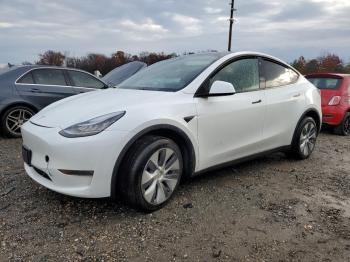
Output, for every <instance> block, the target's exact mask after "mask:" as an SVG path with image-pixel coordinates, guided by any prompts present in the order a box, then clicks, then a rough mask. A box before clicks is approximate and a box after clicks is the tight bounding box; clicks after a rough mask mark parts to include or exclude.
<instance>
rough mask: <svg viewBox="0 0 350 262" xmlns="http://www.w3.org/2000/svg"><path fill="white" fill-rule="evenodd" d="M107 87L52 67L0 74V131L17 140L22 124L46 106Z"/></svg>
mask: <svg viewBox="0 0 350 262" xmlns="http://www.w3.org/2000/svg"><path fill="white" fill-rule="evenodd" d="M107 87H108V85H107V84H106V83H104V82H103V81H101V80H100V79H98V78H96V77H95V76H93V75H91V74H89V73H87V72H85V71H81V70H76V69H70V68H64V67H52V66H20V67H11V68H7V69H2V71H0V128H1V131H2V134H3V135H5V136H8V137H20V136H21V125H22V124H23V123H24V122H25V121H27V120H28V119H29V118H30V117H31V116H33V115H34V114H35V113H36V112H38V111H39V110H41V109H42V108H44V107H45V106H47V105H49V104H51V103H53V102H55V101H57V100H60V99H62V98H65V97H68V96H71V95H76V94H79V93H85V92H89V91H93V90H96V89H103V88H107Z"/></svg>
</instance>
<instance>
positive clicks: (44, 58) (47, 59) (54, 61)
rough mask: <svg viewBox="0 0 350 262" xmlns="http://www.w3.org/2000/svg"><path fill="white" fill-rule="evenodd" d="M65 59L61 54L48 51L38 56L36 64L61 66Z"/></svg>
mask: <svg viewBox="0 0 350 262" xmlns="http://www.w3.org/2000/svg"><path fill="white" fill-rule="evenodd" d="M65 58H66V56H65V55H64V54H63V53H61V52H55V51H52V50H48V51H46V52H45V53H43V54H39V61H37V62H36V64H38V65H54V66H62V65H63V64H64V59H65Z"/></svg>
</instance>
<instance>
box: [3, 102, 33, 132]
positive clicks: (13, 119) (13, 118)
mask: <svg viewBox="0 0 350 262" xmlns="http://www.w3.org/2000/svg"><path fill="white" fill-rule="evenodd" d="M32 116H33V112H31V111H30V110H28V109H25V108H19V109H15V110H13V111H11V112H10V113H9V114H8V115H7V117H6V128H7V130H8V131H9V132H11V133H12V134H14V135H17V136H18V135H20V134H21V126H22V125H23V124H24V123H25V122H27V121H28V120H29V119H30V118H31V117H32Z"/></svg>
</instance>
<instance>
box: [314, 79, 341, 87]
mask: <svg viewBox="0 0 350 262" xmlns="http://www.w3.org/2000/svg"><path fill="white" fill-rule="evenodd" d="M307 79H308V80H309V81H310V82H311V83H313V84H314V85H315V86H316V87H317V88H318V89H337V88H338V87H339V85H340V83H341V79H339V78H331V77H328V78H327V77H312V78H307Z"/></svg>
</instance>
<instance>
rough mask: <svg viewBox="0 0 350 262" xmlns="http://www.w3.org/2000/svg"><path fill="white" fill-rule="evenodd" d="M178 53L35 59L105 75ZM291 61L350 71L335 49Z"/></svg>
mask: <svg viewBox="0 0 350 262" xmlns="http://www.w3.org/2000/svg"><path fill="white" fill-rule="evenodd" d="M188 54H191V53H188ZM176 56H178V55H177V54H176V53H171V54H166V53H164V52H160V53H155V52H142V53H140V54H138V55H131V54H128V53H126V52H123V51H117V52H115V53H113V54H112V55H110V56H106V55H103V54H96V53H91V54H88V55H86V56H80V57H71V56H69V55H66V54H64V53H62V52H57V51H53V50H48V51H46V52H44V53H42V54H39V60H38V61H37V62H35V63H36V64H39V65H55V66H63V65H65V66H67V67H72V68H79V69H83V70H85V71H88V72H90V73H93V72H94V71H95V70H99V71H100V72H101V73H102V75H105V74H107V73H108V72H109V71H111V70H113V69H114V68H116V67H118V66H121V65H123V64H125V63H128V62H132V61H141V62H144V63H146V64H147V65H151V64H154V63H156V62H159V61H162V60H165V59H169V58H173V57H176ZM24 64H28V63H24ZM291 65H292V66H293V67H294V68H296V69H297V70H298V71H299V72H301V73H302V74H310V73H325V72H328V73H348V74H350V62H349V63H345V62H344V61H343V60H342V59H341V58H340V57H339V56H338V55H336V54H332V53H328V54H324V55H322V56H319V57H317V58H312V59H305V57H304V56H300V57H299V58H298V59H295V60H294V61H293V62H292V63H291Z"/></svg>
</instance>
